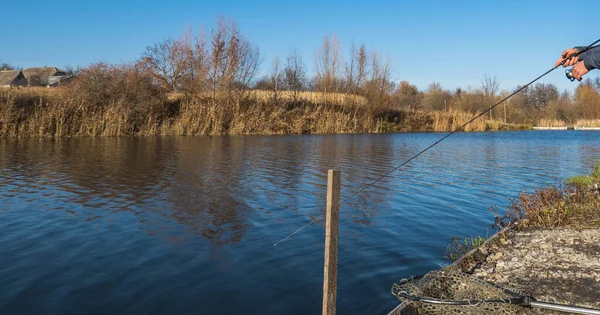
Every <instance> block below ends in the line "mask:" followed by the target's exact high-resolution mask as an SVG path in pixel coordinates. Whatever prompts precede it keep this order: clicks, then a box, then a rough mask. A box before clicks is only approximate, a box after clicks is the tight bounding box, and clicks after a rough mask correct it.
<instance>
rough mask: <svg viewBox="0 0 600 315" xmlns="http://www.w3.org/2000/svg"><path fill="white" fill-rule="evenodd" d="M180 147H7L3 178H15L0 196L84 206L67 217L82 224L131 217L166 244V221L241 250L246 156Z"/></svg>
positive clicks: (0, 154)
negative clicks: (17, 192)
mask: <svg viewBox="0 0 600 315" xmlns="http://www.w3.org/2000/svg"><path fill="white" fill-rule="evenodd" d="M213 139H214V138H213ZM182 141H183V142H185V140H182ZM182 141H179V140H175V139H168V138H166V139H165V138H112V139H106V138H103V139H94V138H91V139H87V138H82V139H58V140H46V139H32V140H24V141H23V140H2V141H0V148H1V150H0V169H1V170H2V172H1V174H6V177H10V176H14V177H15V178H13V179H11V178H4V176H3V177H2V178H1V179H3V180H2V181H1V182H0V188H2V186H5V187H6V186H7V185H16V186H21V187H35V188H36V189H40V190H43V191H45V192H44V194H55V196H54V198H55V199H56V201H57V202H62V203H67V204H69V203H70V204H73V203H75V204H78V205H80V206H81V207H77V209H76V210H73V209H72V208H73V207H67V209H65V211H70V212H71V213H75V214H77V215H83V216H86V219H85V220H90V219H91V220H93V219H95V218H99V217H102V216H106V211H110V212H111V213H115V212H129V213H132V214H134V215H135V216H136V217H137V219H138V220H139V222H140V223H142V224H141V226H142V227H143V228H145V229H147V230H148V232H150V233H152V234H154V235H157V234H158V235H161V234H165V236H167V235H168V234H169V232H168V231H165V230H164V229H165V225H166V226H167V228H169V225H170V224H169V223H168V222H164V220H161V219H160V218H161V217H162V218H164V217H167V218H170V219H173V220H175V222H176V223H177V224H179V225H182V226H187V227H188V229H187V230H189V231H192V232H193V233H194V234H197V235H202V236H204V237H206V238H208V239H211V240H214V241H215V244H219V245H222V244H227V243H234V242H239V241H240V240H241V238H242V237H243V235H244V231H245V228H246V223H245V217H244V215H243V214H244V213H246V212H247V211H249V210H250V208H249V207H248V206H247V205H245V203H244V202H243V200H244V198H243V195H239V191H241V189H240V187H238V185H237V184H236V182H237V181H236V176H237V175H236V174H237V173H240V171H239V167H237V166H236V165H241V163H242V162H243V157H240V156H239V153H240V152H243V148H232V146H230V145H227V144H213V145H214V146H213V147H209V148H206V147H204V145H205V144H204V143H183V145H181V144H182V143H181V142H182ZM188 144H189V145H188ZM235 150H237V152H234V151H235ZM232 152H233V153H234V154H237V155H238V156H237V157H235V156H232ZM194 158H196V159H197V160H198V161H200V162H201V163H197V162H198V161H194ZM187 167H189V168H187ZM161 221H162V222H161Z"/></svg>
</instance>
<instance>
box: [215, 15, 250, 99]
mask: <svg viewBox="0 0 600 315" xmlns="http://www.w3.org/2000/svg"><path fill="white" fill-rule="evenodd" d="M208 55H209V67H208V81H209V82H210V84H211V86H212V94H213V100H216V98H217V93H218V92H219V91H225V92H226V93H227V94H228V95H229V96H235V99H236V101H237V102H236V103H237V105H238V106H239V101H240V99H241V98H242V97H243V96H244V93H245V92H246V91H247V90H248V89H249V86H250V82H251V81H252V79H253V78H254V77H255V75H256V72H257V70H258V66H259V65H260V53H259V50H258V48H257V47H254V46H253V45H252V44H251V43H250V42H249V41H248V40H246V39H245V38H243V37H242V36H241V34H240V32H239V29H238V27H237V25H236V24H235V23H233V22H232V21H227V20H224V19H222V18H220V19H219V21H218V24H217V29H215V30H213V31H212V34H211V38H210V53H209V54H208Z"/></svg>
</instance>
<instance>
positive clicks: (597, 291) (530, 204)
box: [391, 164, 600, 314]
mask: <svg viewBox="0 0 600 315" xmlns="http://www.w3.org/2000/svg"><path fill="white" fill-rule="evenodd" d="M599 182H600V164H597V165H596V166H595V167H594V169H593V171H592V174H591V175H589V176H577V177H573V178H570V179H568V180H567V181H566V185H565V186H564V187H556V186H553V187H545V188H541V189H538V190H536V191H535V192H533V193H525V192H524V193H522V194H521V195H520V196H519V198H518V199H517V200H514V201H513V202H512V203H511V205H510V206H509V207H507V211H506V213H505V214H503V215H501V216H500V215H497V216H496V222H495V227H496V228H502V229H501V230H500V231H499V232H498V233H496V234H494V235H493V236H492V237H490V238H489V239H488V240H485V241H484V242H479V241H477V242H474V241H473V240H481V238H480V237H475V238H468V239H467V241H466V242H465V241H461V240H454V241H453V244H452V245H451V246H449V248H450V249H451V251H454V255H449V256H451V257H455V256H456V255H455V254H456V252H457V251H463V252H464V251H466V250H467V249H469V247H475V248H472V249H470V250H469V251H468V252H467V253H466V254H464V255H463V256H462V257H460V258H459V259H457V260H456V261H454V263H453V264H452V265H450V266H448V267H447V268H445V270H448V271H450V272H458V273H460V274H464V275H467V276H468V277H475V278H478V279H482V280H485V281H488V282H492V283H495V284H497V285H499V286H500V287H504V288H511V289H517V290H519V291H522V292H525V293H526V294H528V295H531V296H532V297H534V298H535V299H536V300H538V301H543V302H550V303H556V304H563V305H574V306H578V307H587V308H594V309H600V247H599V246H598V244H600V189H599ZM494 211H495V213H496V214H497V213H498V212H497V211H496V210H494ZM459 292H460V290H459ZM457 294H458V293H457ZM419 307H420V306H419V304H418V303H412V302H407V303H404V304H402V305H400V306H399V307H398V308H397V309H395V310H394V311H392V313H391V314H414V313H415V308H419ZM465 307H466V306H465ZM508 313H510V314H513V312H512V311H509V312H508ZM508 313H507V314H508ZM518 314H563V313H560V312H557V311H553V312H550V311H547V310H541V309H536V308H522V309H518ZM565 314H566V313H565Z"/></svg>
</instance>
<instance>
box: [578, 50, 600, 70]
mask: <svg viewBox="0 0 600 315" xmlns="http://www.w3.org/2000/svg"><path fill="white" fill-rule="evenodd" d="M575 49H577V51H578V52H579V51H582V50H583V49H585V46H578V47H575ZM579 60H581V61H583V65H584V66H585V68H586V69H587V70H588V71H589V70H592V69H599V68H600V46H596V47H592V48H590V49H589V50H588V51H586V52H584V53H582V54H580V55H579Z"/></svg>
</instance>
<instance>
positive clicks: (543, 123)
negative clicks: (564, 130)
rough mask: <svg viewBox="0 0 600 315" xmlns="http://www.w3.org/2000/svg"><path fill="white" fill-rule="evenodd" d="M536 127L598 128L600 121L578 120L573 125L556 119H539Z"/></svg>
mask: <svg viewBox="0 0 600 315" xmlns="http://www.w3.org/2000/svg"><path fill="white" fill-rule="evenodd" d="M537 126H538V127H567V126H576V127H600V119H578V120H577V121H576V122H575V123H574V124H573V123H568V122H566V121H564V120H558V119H540V120H539V121H538V123H537Z"/></svg>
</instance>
